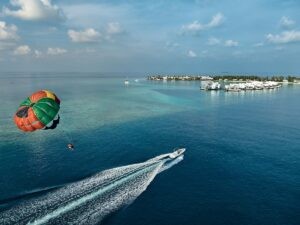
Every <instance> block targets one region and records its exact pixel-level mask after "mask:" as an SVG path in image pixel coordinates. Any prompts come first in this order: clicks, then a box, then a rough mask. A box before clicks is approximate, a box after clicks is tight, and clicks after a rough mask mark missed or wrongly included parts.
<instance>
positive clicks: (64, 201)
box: [0, 155, 183, 225]
mask: <svg viewBox="0 0 300 225" xmlns="http://www.w3.org/2000/svg"><path fill="white" fill-rule="evenodd" d="M164 156H165V155H161V156H157V157H155V158H152V159H150V160H148V161H146V162H143V163H137V164H131V165H128V166H122V167H116V168H113V169H109V170H105V171H103V172H100V173H98V174H96V175H94V176H92V177H90V178H87V179H84V180H82V181H79V182H76V183H72V184H69V185H66V186H65V187H62V188H59V189H57V190H55V191H52V192H50V193H48V194H46V195H44V196H42V197H38V198H35V199H32V200H29V201H26V202H24V203H21V204H20V205H18V206H16V207H14V208H12V209H9V210H7V211H5V212H2V213H1V214H0V224H5V225H6V224H7V225H9V224H28V225H29V224H30V225H39V224H91V225H92V224H98V223H99V222H101V221H102V220H103V219H104V217H105V216H107V215H108V214H110V213H112V212H114V211H116V210H118V209H119V208H120V207H122V206H124V205H126V204H130V203H131V202H132V201H134V200H135V199H136V198H137V197H138V196H139V195H140V194H141V193H142V192H143V191H145V190H146V188H147V187H148V185H149V184H150V183H151V181H152V180H153V179H154V178H155V176H156V175H157V174H158V173H160V172H162V171H164V170H166V169H169V168H171V167H172V166H173V165H175V164H177V163H179V162H180V161H181V160H182V159H183V157H178V158H176V159H174V160H170V159H167V158H165V157H164Z"/></svg>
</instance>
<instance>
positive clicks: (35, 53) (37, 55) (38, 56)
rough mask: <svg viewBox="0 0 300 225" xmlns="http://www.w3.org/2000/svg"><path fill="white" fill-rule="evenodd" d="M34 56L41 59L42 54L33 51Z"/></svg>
mask: <svg viewBox="0 0 300 225" xmlns="http://www.w3.org/2000/svg"><path fill="white" fill-rule="evenodd" d="M34 56H35V57H36V58H41V57H42V56H43V53H42V52H41V51H39V50H34Z"/></svg>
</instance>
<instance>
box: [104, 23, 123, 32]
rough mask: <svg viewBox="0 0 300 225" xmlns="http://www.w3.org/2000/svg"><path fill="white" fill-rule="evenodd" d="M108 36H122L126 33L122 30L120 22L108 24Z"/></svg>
mask: <svg viewBox="0 0 300 225" xmlns="http://www.w3.org/2000/svg"><path fill="white" fill-rule="evenodd" d="M106 32H107V34H108V35H114V34H121V33H123V32H124V30H123V29H122V27H121V25H120V23H118V22H110V23H108V24H107V30H106Z"/></svg>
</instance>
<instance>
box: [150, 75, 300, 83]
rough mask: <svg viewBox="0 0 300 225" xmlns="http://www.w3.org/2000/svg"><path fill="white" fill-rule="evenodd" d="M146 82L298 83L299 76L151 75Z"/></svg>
mask: <svg viewBox="0 0 300 225" xmlns="http://www.w3.org/2000/svg"><path fill="white" fill-rule="evenodd" d="M147 78H148V80H178V81H180V80H224V81H226V80H228V81H248V80H251V81H276V82H284V81H288V82H295V81H298V82H299V81H300V76H297V77H296V76H286V77H285V76H281V75H280V76H257V75H214V76H208V75H197V76H190V75H152V76H148V77H147Z"/></svg>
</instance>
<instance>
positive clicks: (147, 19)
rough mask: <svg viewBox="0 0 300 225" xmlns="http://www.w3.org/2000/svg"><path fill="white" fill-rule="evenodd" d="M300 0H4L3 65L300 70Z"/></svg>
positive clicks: (0, 13)
mask: <svg viewBox="0 0 300 225" xmlns="http://www.w3.org/2000/svg"><path fill="white" fill-rule="evenodd" d="M299 12H300V1H299V0H284V1H283V0H223V1H220V0H194V1H192V0H168V1H167V0H153V1H143V0H136V1H133V0H128V1H125V0H110V1H108V0H106V1H105V0H103V1H101V0H97V1H96V0H52V1H51V0H1V2H0V72H9V71H20V72H22V71H29V72H30V71H32V72H34V71H45V72H48V71H49V72H52V71H53V72H56V71H57V72H128V73H136V72H137V73H151V74H153V73H185V74H195V73H196V74H203V73H212V74H214V73H243V74H253V73H255V74H296V75H297V74H298V75H300V63H299V55H300V54H299V53H300V13H299Z"/></svg>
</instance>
